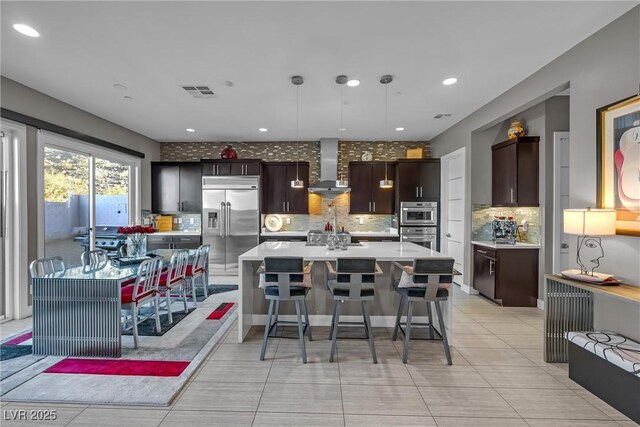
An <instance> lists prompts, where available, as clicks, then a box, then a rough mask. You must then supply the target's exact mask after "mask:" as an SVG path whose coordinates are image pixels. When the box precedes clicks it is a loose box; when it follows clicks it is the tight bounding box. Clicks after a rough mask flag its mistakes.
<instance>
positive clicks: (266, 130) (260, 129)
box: [258, 128, 269, 132]
mask: <svg viewBox="0 0 640 427" xmlns="http://www.w3.org/2000/svg"><path fill="white" fill-rule="evenodd" d="M258 130H259V131H260V132H268V131H269V129H267V128H259V129H258Z"/></svg>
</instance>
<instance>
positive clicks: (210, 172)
mask: <svg viewBox="0 0 640 427" xmlns="http://www.w3.org/2000/svg"><path fill="white" fill-rule="evenodd" d="M260 165H261V160H259V159H242V160H237V159H234V160H229V159H215V160H202V174H203V175H206V176H230V175H260V169H261V167H260Z"/></svg>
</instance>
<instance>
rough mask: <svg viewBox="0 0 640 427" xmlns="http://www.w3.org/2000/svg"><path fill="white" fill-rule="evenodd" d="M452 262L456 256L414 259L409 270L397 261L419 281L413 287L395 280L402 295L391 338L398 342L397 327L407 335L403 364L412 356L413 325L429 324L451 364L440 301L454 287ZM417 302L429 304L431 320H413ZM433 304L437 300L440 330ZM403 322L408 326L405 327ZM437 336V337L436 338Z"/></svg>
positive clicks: (432, 335)
mask: <svg viewBox="0 0 640 427" xmlns="http://www.w3.org/2000/svg"><path fill="white" fill-rule="evenodd" d="M453 263H454V260H453V258H419V259H415V260H414V261H413V269H412V270H409V269H407V268H406V267H405V266H403V265H401V264H399V263H397V262H394V264H395V265H396V266H398V267H400V268H401V269H402V270H403V272H404V273H406V274H408V275H409V276H410V277H411V279H412V282H413V284H416V286H413V287H399V285H400V281H398V280H396V282H395V285H396V286H395V290H396V292H398V293H399V294H400V306H399V307H398V315H397V316H396V324H395V327H394V328H393V336H392V338H391V339H392V340H393V341H395V340H396V339H397V338H398V329H399V330H400V331H402V333H403V334H404V348H403V351H402V361H403V362H404V363H407V359H408V358H409V341H410V340H411V328H412V327H423V328H424V327H426V328H428V329H429V337H430V339H432V340H442V344H443V345H444V353H445V355H446V356H447V363H448V364H449V365H451V364H452V362H451V351H450V349H449V342H448V341H447V331H446V329H445V325H444V319H443V317H442V307H441V305H440V303H441V302H442V301H446V300H447V299H448V298H449V288H450V287H451V283H453V275H454V274H455V273H456V271H455V270H454V269H453ZM405 301H407V303H408V307H407V321H406V323H401V322H400V320H401V318H402V308H403V306H404V303H405ZM415 302H425V303H426V304H427V317H428V319H429V323H422V324H420V323H412V315H413V303H415ZM431 303H434V305H435V307H436V313H437V315H438V321H439V324H440V331H441V333H439V332H438V331H437V330H436V329H435V328H434V327H433V318H432V314H431ZM403 325H404V326H405V329H403V328H402V326H403ZM434 335H437V336H438V337H437V338H436V337H434Z"/></svg>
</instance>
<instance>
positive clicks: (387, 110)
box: [384, 83, 389, 184]
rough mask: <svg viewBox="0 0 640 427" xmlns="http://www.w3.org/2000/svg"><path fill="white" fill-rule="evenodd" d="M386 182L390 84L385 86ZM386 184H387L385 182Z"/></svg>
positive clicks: (385, 176) (385, 171) (386, 179)
mask: <svg viewBox="0 0 640 427" xmlns="http://www.w3.org/2000/svg"><path fill="white" fill-rule="evenodd" d="M384 151H385V153H384V154H385V156H384V180H385V181H388V180H389V178H388V177H387V158H388V157H389V83H386V84H385V85H384ZM385 184H386V182H385Z"/></svg>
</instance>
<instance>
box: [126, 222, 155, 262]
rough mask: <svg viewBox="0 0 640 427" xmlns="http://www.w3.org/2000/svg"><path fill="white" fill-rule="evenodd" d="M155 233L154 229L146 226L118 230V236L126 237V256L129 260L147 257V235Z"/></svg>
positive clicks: (131, 226)
mask: <svg viewBox="0 0 640 427" xmlns="http://www.w3.org/2000/svg"><path fill="white" fill-rule="evenodd" d="M155 232H156V230H155V228H153V227H151V226H147V225H130V226H126V227H120V228H118V233H119V234H124V235H126V236H127V256H128V257H130V258H142V257H144V256H146V255H147V234H151V233H155Z"/></svg>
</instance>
